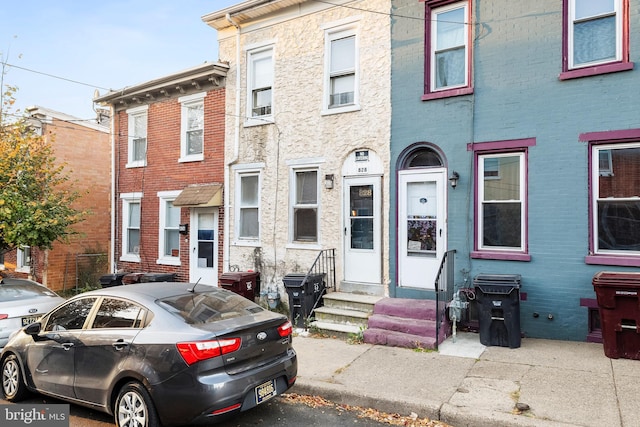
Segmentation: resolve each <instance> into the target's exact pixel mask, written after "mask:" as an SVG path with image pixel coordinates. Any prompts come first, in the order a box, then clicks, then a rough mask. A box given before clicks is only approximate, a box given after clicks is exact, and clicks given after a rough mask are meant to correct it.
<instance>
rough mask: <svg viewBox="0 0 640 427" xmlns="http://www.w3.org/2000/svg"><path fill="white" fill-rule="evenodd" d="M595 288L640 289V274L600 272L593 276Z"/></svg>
mask: <svg viewBox="0 0 640 427" xmlns="http://www.w3.org/2000/svg"><path fill="white" fill-rule="evenodd" d="M592 283H593V286H594V287H597V286H604V287H606V286H616V287H619V286H623V287H624V286H626V287H640V273H637V272H630V271H624V272H623V271H599V272H598V273H596V274H595V275H594V276H593V280H592Z"/></svg>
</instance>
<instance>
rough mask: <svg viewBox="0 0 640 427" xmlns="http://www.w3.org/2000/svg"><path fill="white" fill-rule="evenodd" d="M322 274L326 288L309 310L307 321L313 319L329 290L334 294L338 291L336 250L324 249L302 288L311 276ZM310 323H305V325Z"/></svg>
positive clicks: (308, 273) (312, 266) (304, 280)
mask: <svg viewBox="0 0 640 427" xmlns="http://www.w3.org/2000/svg"><path fill="white" fill-rule="evenodd" d="M317 274H322V275H323V279H324V280H325V286H324V288H323V291H322V292H320V293H319V294H318V296H317V298H316V299H315V300H314V302H313V307H312V308H311V310H309V315H308V316H307V320H309V318H311V316H312V315H313V313H314V311H315V309H316V307H317V306H318V303H319V302H320V300H321V299H322V297H323V296H324V294H325V293H326V292H327V289H331V290H332V292H335V290H336V250H335V249H323V250H321V251H320V253H318V256H317V257H316V259H315V261H314V262H313V264H312V265H311V268H309V271H307V275H306V276H305V277H304V279H303V280H302V286H303V287H304V285H305V283H306V282H307V280H308V278H309V276H311V275H317ZM307 323H308V322H305V325H306V324H307Z"/></svg>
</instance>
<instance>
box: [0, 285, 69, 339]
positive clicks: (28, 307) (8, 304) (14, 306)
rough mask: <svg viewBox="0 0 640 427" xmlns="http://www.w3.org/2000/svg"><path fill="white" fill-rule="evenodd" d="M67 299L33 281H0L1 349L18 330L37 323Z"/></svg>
mask: <svg viewBox="0 0 640 427" xmlns="http://www.w3.org/2000/svg"><path fill="white" fill-rule="evenodd" d="M64 301H65V299H64V298H62V297H61V296H59V295H58V294H56V293H55V292H53V291H52V290H51V289H49V288H47V287H45V286H42V285H41V284H39V283H36V282H34V281H33V280H27V279H14V278H8V277H5V278H3V279H2V280H0V348H2V347H4V346H5V345H6V344H7V341H9V336H10V335H11V334H12V333H13V332H15V331H17V330H18V329H20V328H22V327H23V326H26V325H28V324H30V323H33V322H35V321H36V320H38V319H39V318H40V316H42V315H43V314H46V313H47V312H48V311H49V310H51V309H52V308H54V307H56V306H57V305H58V304H60V303H62V302H64Z"/></svg>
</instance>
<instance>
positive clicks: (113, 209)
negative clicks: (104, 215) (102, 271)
mask: <svg viewBox="0 0 640 427" xmlns="http://www.w3.org/2000/svg"><path fill="white" fill-rule="evenodd" d="M109 109H110V111H111V112H110V115H111V118H110V120H109V131H110V134H111V135H110V137H111V215H110V216H111V239H110V240H111V245H109V246H110V247H109V259H110V260H111V273H117V272H118V268H117V265H118V264H117V263H116V213H117V212H118V211H117V210H116V196H117V195H116V175H117V173H116V132H115V129H116V125H115V122H116V116H115V114H116V109H115V107H114V106H113V105H111V106H109Z"/></svg>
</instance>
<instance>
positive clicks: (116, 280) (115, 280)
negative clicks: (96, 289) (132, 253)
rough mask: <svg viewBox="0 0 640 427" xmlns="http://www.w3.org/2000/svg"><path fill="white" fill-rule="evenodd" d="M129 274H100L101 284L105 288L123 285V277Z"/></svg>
mask: <svg viewBox="0 0 640 427" xmlns="http://www.w3.org/2000/svg"><path fill="white" fill-rule="evenodd" d="M127 274H129V273H115V274H105V275H104V276H100V286H102V287H103V288H109V287H111V286H120V285H122V278H123V277H124V276H126V275H127Z"/></svg>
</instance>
